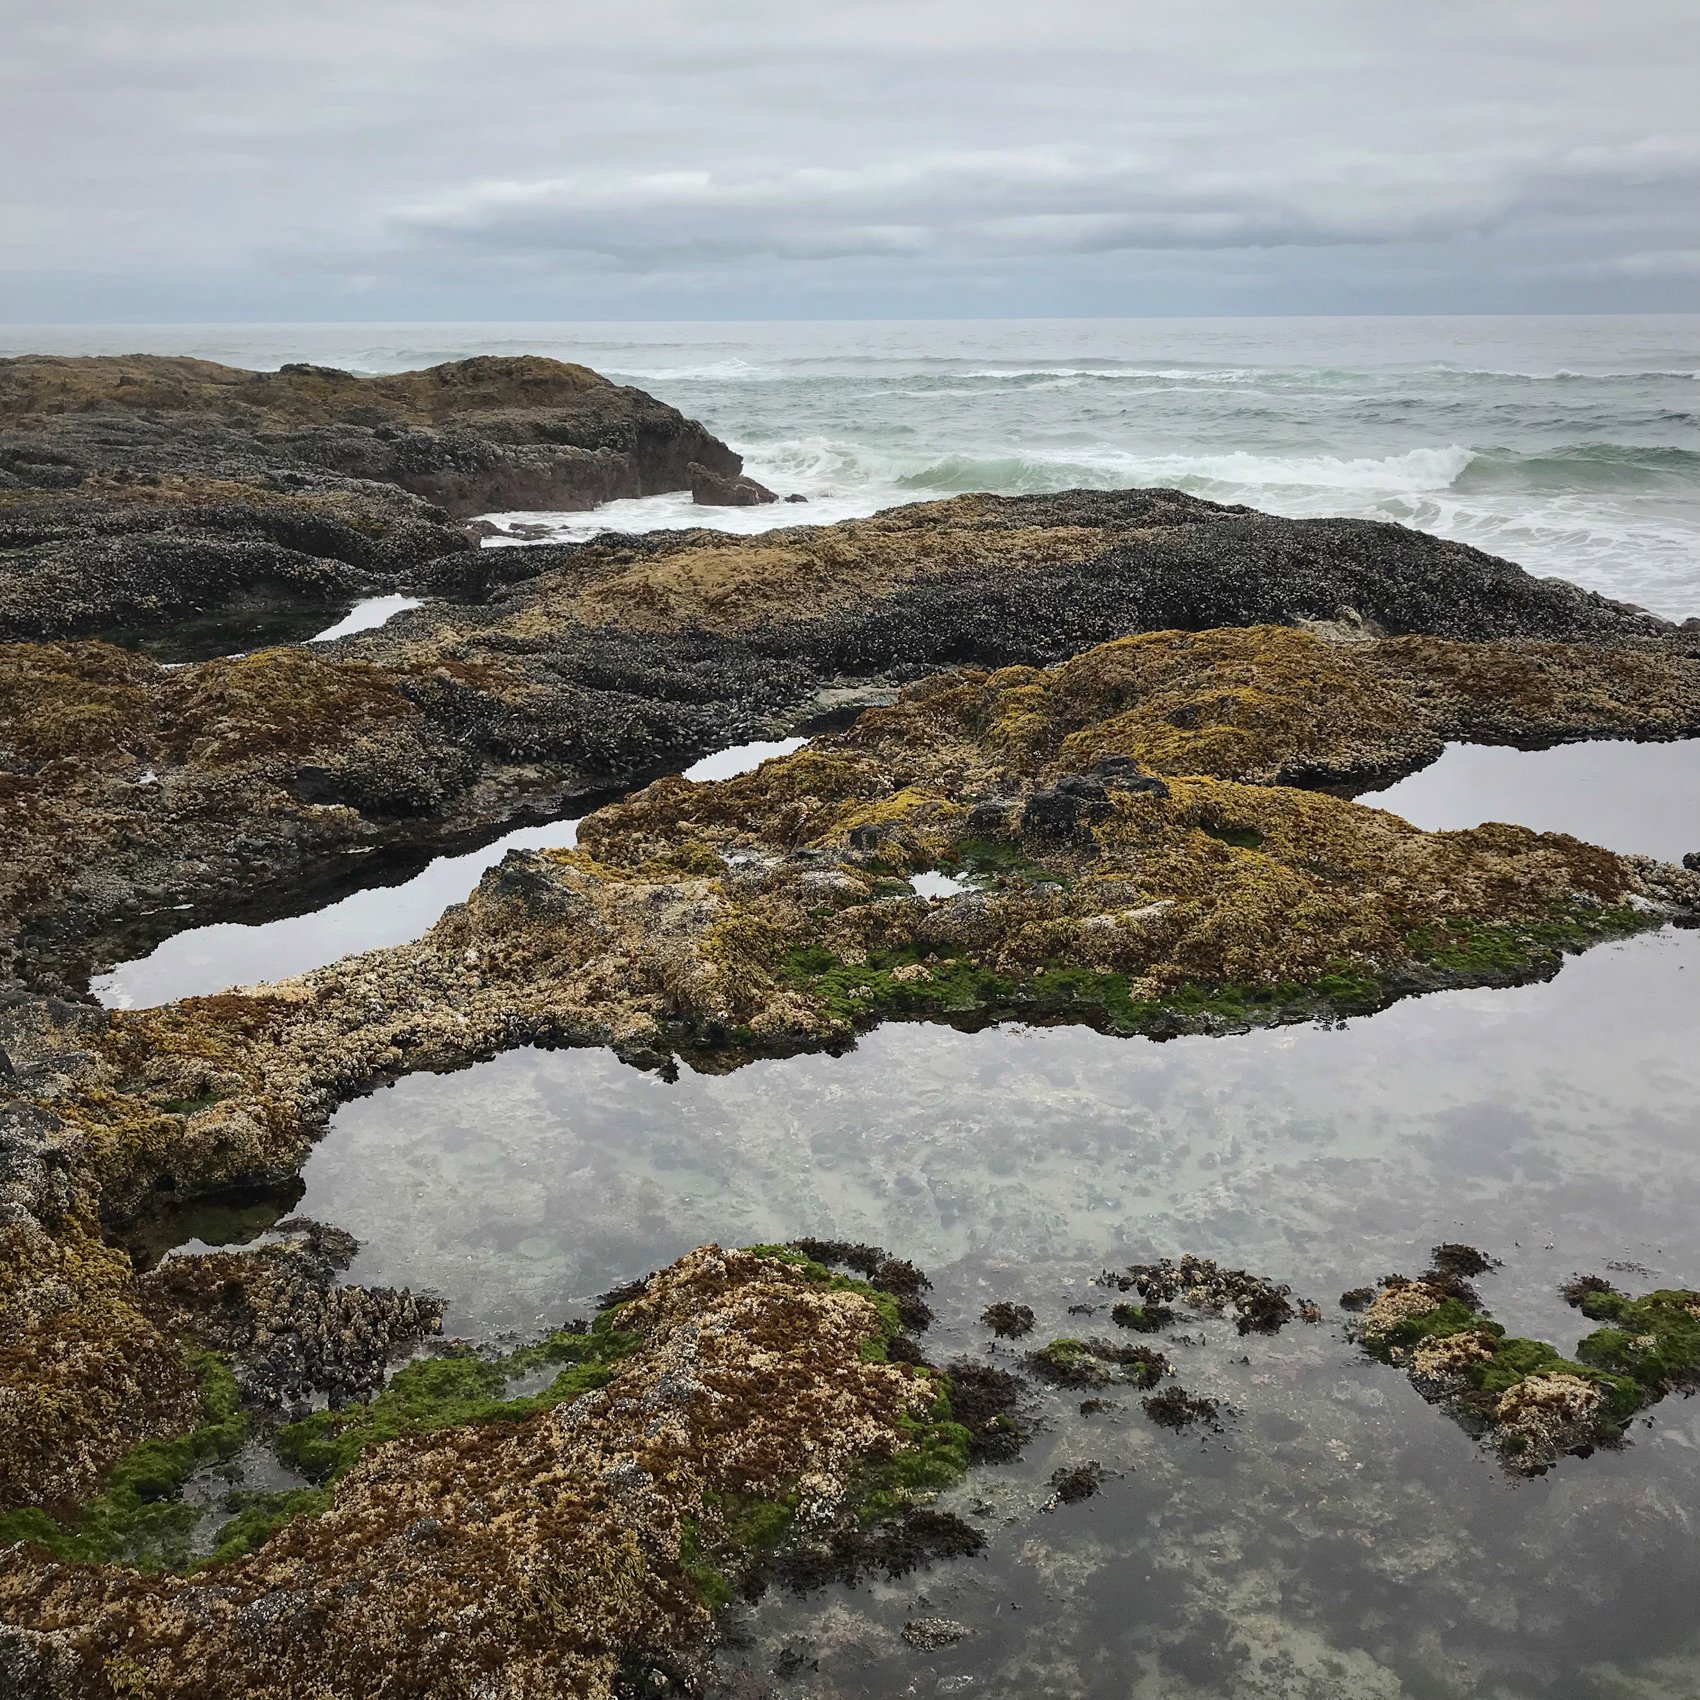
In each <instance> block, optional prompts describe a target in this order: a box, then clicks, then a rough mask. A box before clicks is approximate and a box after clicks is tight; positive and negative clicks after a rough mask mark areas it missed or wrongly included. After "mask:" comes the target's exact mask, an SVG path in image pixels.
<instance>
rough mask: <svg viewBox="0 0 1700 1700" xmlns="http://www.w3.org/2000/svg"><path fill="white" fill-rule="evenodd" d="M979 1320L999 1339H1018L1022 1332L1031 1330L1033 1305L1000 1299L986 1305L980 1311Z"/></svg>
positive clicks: (1027, 1332)
mask: <svg viewBox="0 0 1700 1700" xmlns="http://www.w3.org/2000/svg"><path fill="white" fill-rule="evenodd" d="M980 1320H981V1322H983V1323H984V1324H985V1325H986V1327H988V1328H989V1329H991V1331H992V1332H993V1333H994V1334H995V1335H997V1337H998V1338H999V1339H1000V1340H1019V1339H1020V1338H1021V1336H1022V1335H1023V1334H1031V1333H1032V1332H1033V1323H1034V1316H1033V1307H1032V1306H1031V1305H1018V1304H1011V1303H1010V1302H1009V1301H1008V1300H1007V1299H1000V1300H999V1301H998V1302H997V1303H996V1304H993V1305H987V1306H986V1308H985V1310H984V1311H982V1312H981V1313H980Z"/></svg>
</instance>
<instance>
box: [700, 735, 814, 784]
mask: <svg viewBox="0 0 1700 1700" xmlns="http://www.w3.org/2000/svg"><path fill="white" fill-rule="evenodd" d="M808 741H809V740H808V739H807V738H772V739H767V740H758V741H757V742H756V743H753V744H735V745H734V746H733V747H732V748H731V749H729V750H716V751H715V752H714V754H713V755H708V756H704V757H703V758H702V760H701V761H694V762H692V763H691V765H690V766H689V767H687V768H686V769H685V777H686V778H687V779H694V780H697V781H698V782H699V783H700V782H702V781H703V780H707V779H735V778H737V776H738V775H739V774H740V773H749V772H750V771H752V770H753V769H755V768H758V767H760V766H761V764H762V763H763V762H764V761H772V760H773V758H774V757H775V756H788V755H790V754H791V752H792V751H793V750H800V749H801V748H802V747H803V746H804V745H805V744H806V743H807V742H808Z"/></svg>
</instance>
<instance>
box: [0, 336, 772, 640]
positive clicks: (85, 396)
mask: <svg viewBox="0 0 1700 1700" xmlns="http://www.w3.org/2000/svg"><path fill="white" fill-rule="evenodd" d="M741 472H742V462H741V461H740V459H739V457H738V456H737V455H736V454H734V453H733V452H732V451H731V450H730V449H729V448H727V447H726V445H725V444H724V443H722V442H720V441H719V439H718V438H716V437H714V436H713V435H711V434H710V433H709V432H708V431H707V430H705V429H704V428H703V427H702V426H701V425H699V424H697V423H696V422H695V421H694V420H690V419H687V418H685V417H684V415H683V414H681V413H679V412H678V411H677V410H676V409H674V408H671V407H668V406H667V405H666V404H665V403H663V402H659V401H657V400H655V398H654V397H653V396H649V395H646V394H644V392H643V391H641V390H636V389H631V388H628V387H625V386H622V385H618V384H614V383H611V382H609V380H608V379H606V378H603V377H601V376H600V375H599V374H597V373H595V372H592V371H590V370H589V369H588V368H587V367H583V366H572V365H567V364H565V363H563V362H561V361H557V360H544V359H539V358H535V357H523V358H513V359H498V358H494V357H485V358H479V359H473V360H460V361H454V362H452V363H450V364H448V365H445V366H433V367H430V368H428V369H426V370H424V371H419V372H400V373H395V374H392V375H389V376H385V377H356V376H354V375H353V374H351V373H348V372H339V371H335V370H333V369H331V368H328V367H322V366H307V365H290V366H284V367H283V368H281V369H280V370H279V371H276V372H248V371H242V370H239V369H237V368H235V367H230V366H220V365H217V364H215V363H213V362H212V361H207V360H191V359H183V358H177V357H168V356H163V355H133V356H127V357H88V358H74V359H73V358H60V357H56V356H48V355H26V356H22V357H18V358H14V359H8V360H0V557H3V558H4V562H5V567H4V571H3V572H0V637H22V638H42V637H56V636H63V635H72V634H80V633H88V632H98V631H111V630H117V629H122V628H125V627H137V626H145V625H147V624H149V623H156V622H159V621H161V620H164V619H168V618H170V617H172V616H180V615H183V614H185V613H190V612H194V613H200V614H205V613H207V612H209V611H217V610H221V609H225V610H228V609H229V608H231V607H233V606H239V605H242V604H245V603H270V604H284V605H289V606H305V607H309V608H311V607H313V606H319V607H333V606H337V605H339V604H341V605H346V604H347V603H348V602H350V601H352V600H353V599H354V598H356V597H359V596H366V595H372V594H374V593H376V592H379V591H383V590H393V589H397V588H407V589H419V590H425V591H430V592H437V593H448V594H456V595H479V594H482V593H484V592H485V591H486V590H487V589H488V588H489V586H490V585H491V583H493V582H497V581H499V578H500V576H501V575H504V574H511V573H514V572H517V571H522V570H523V563H522V562H520V561H518V560H508V559H504V557H503V555H502V553H501V552H499V551H493V552H491V553H489V554H481V553H479V552H478V551H477V550H476V548H475V539H473V538H471V537H469V536H468V535H466V533H465V532H464V531H463V530H462V528H461V527H460V526H459V525H458V524H456V523H455V522H457V521H460V520H464V519H467V518H469V517H470V516H472V515H474V514H480V513H486V512H490V511H492V510H500V509H512V508H547V509H580V508H590V507H595V506H597V505H598V504H599V503H602V502H607V501H613V500H616V499H618V498H621V497H627V496H650V495H658V494H661V493H663V492H666V491H669V490H687V489H690V488H691V487H692V485H693V483H694V482H700V481H702V480H705V479H707V480H710V481H712V480H716V479H718V480H720V481H722V482H723V483H724V485H725V486H726V489H727V490H732V491H735V490H736V489H738V488H739V487H740V480H741ZM741 482H742V484H745V485H747V484H749V483H750V481H749V480H741ZM754 488H758V489H759V486H756V487H754ZM709 494H710V496H711V497H712V495H713V492H712V491H711V492H710V493H709Z"/></svg>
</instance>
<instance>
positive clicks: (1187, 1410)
mask: <svg viewBox="0 0 1700 1700" xmlns="http://www.w3.org/2000/svg"><path fill="white" fill-rule="evenodd" d="M1140 1404H1141V1405H1142V1406H1143V1407H1144V1410H1145V1414H1146V1416H1148V1417H1149V1418H1150V1419H1151V1420H1152V1422H1154V1423H1156V1424H1157V1425H1158V1427H1159V1428H1172V1429H1188V1428H1192V1427H1194V1426H1196V1425H1197V1424H1199V1423H1204V1424H1206V1425H1208V1426H1209V1427H1210V1428H1213V1429H1218V1430H1219V1429H1220V1428H1221V1426H1222V1425H1221V1423H1220V1421H1219V1420H1218V1418H1219V1416H1220V1413H1221V1409H1222V1401H1221V1400H1220V1399H1212V1398H1211V1397H1210V1396H1209V1395H1208V1394H1204V1393H1188V1392H1187V1390H1186V1389H1185V1388H1184V1387H1181V1386H1178V1385H1177V1386H1174V1387H1165V1388H1163V1389H1162V1390H1161V1391H1160V1392H1157V1393H1149V1394H1147V1395H1146V1396H1145V1398H1143V1399H1142V1400H1140Z"/></svg>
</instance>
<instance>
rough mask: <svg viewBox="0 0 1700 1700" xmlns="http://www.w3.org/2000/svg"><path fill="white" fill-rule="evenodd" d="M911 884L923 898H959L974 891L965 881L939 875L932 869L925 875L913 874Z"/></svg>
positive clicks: (910, 877)
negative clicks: (964, 893) (967, 892)
mask: <svg viewBox="0 0 1700 1700" xmlns="http://www.w3.org/2000/svg"><path fill="white" fill-rule="evenodd" d="M909 884H910V885H911V886H912V887H913V888H914V889H915V891H916V892H918V893H919V894H920V895H921V896H922V897H957V896H960V895H961V894H962V893H963V892H965V891H972V890H973V889H974V888H973V887H972V886H970V885H968V884H967V883H966V882H965V881H963V880H959V879H953V878H952V877H951V876H950V875H949V874H941V873H937V872H935V871H934V870H932V869H930V868H929V869H928V870H927V871H926V872H925V873H919V874H911V875H910V876H909Z"/></svg>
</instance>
